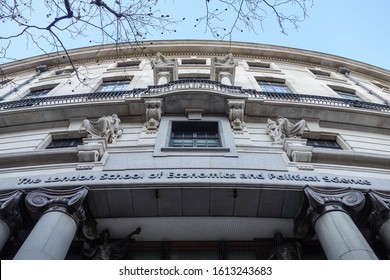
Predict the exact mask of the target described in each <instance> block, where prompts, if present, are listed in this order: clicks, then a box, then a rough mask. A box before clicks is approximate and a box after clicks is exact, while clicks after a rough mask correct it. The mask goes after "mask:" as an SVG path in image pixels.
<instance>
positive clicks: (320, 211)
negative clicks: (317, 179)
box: [295, 187, 365, 239]
mask: <svg viewBox="0 0 390 280" xmlns="http://www.w3.org/2000/svg"><path fill="white" fill-rule="evenodd" d="M304 193H305V203H304V206H303V207H302V209H301V212H300V214H299V215H298V216H297V218H296V219H295V235H296V237H297V238H304V239H306V238H310V237H312V236H313V235H314V229H313V228H314V224H315V223H316V221H317V220H318V218H319V217H320V216H322V215H324V214H326V213H328V212H331V211H343V212H345V213H347V214H349V215H352V214H355V213H358V212H359V211H360V210H362V208H363V207H364V204H365V197H364V195H363V194H362V193H361V192H360V191H355V190H351V189H338V190H328V189H318V188H313V187H306V188H305V189H304Z"/></svg>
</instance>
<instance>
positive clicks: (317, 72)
mask: <svg viewBox="0 0 390 280" xmlns="http://www.w3.org/2000/svg"><path fill="white" fill-rule="evenodd" d="M309 71H310V72H312V73H313V74H314V75H316V76H322V77H330V73H329V72H326V71H323V70H319V69H309Z"/></svg>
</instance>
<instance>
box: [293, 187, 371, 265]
mask: <svg viewBox="0 0 390 280" xmlns="http://www.w3.org/2000/svg"><path fill="white" fill-rule="evenodd" d="M304 192H305V195H306V207H303V208H302V210H301V213H300V215H299V216H298V217H297V218H296V221H295V222H296V226H295V235H296V237H297V238H308V237H310V236H313V235H314V233H316V234H317V237H318V239H319V241H320V243H321V245H322V248H323V250H324V252H325V254H326V256H327V258H328V259H330V260H376V259H377V257H376V255H375V253H374V252H373V250H372V249H371V247H370V246H369V244H368V243H367V241H366V240H365V239H364V237H363V235H362V234H361V233H360V231H359V229H358V228H357V226H356V225H355V223H354V222H353V220H352V218H351V216H350V215H352V214H356V213H358V212H359V211H360V210H361V209H362V208H363V207H364V204H365V197H364V195H363V194H362V193H361V192H359V191H354V190H350V189H344V190H322V189H315V188H312V187H306V188H305V189H304Z"/></svg>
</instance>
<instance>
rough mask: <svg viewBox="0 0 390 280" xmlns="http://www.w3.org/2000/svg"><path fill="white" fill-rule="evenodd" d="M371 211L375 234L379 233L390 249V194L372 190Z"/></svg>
mask: <svg viewBox="0 0 390 280" xmlns="http://www.w3.org/2000/svg"><path fill="white" fill-rule="evenodd" d="M368 196H369V198H370V200H371V213H370V216H369V218H368V220H369V222H370V223H371V224H372V228H373V229H374V232H375V234H378V235H379V237H380V238H381V240H382V241H383V243H384V244H385V246H386V248H387V249H388V250H390V195H389V194H385V193H380V192H377V191H373V190H371V191H370V192H369V193H368Z"/></svg>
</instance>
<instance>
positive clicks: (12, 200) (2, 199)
mask: <svg viewBox="0 0 390 280" xmlns="http://www.w3.org/2000/svg"><path fill="white" fill-rule="evenodd" d="M22 196H23V192H22V191H19V190H16V191H13V192H9V193H3V194H0V219H1V220H2V221H4V222H5V223H6V224H7V225H8V227H9V228H10V230H11V232H12V231H14V230H16V229H17V228H18V227H19V226H21V224H22V221H23V218H22V215H21V207H20V206H21V201H22Z"/></svg>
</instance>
